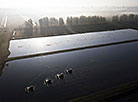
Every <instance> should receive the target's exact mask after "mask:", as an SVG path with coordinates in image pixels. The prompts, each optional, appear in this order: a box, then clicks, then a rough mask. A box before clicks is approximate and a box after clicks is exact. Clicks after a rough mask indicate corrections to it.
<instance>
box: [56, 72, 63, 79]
mask: <svg viewBox="0 0 138 102" xmlns="http://www.w3.org/2000/svg"><path fill="white" fill-rule="evenodd" d="M55 77H56V78H57V79H63V78H64V74H63V73H60V74H56V75H55Z"/></svg>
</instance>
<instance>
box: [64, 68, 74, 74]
mask: <svg viewBox="0 0 138 102" xmlns="http://www.w3.org/2000/svg"><path fill="white" fill-rule="evenodd" d="M64 72H65V73H66V74H72V68H70V69H66V70H65V71H64Z"/></svg>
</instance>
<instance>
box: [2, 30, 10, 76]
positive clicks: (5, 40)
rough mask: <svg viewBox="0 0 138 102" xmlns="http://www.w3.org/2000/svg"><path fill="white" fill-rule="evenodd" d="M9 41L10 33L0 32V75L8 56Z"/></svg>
mask: <svg viewBox="0 0 138 102" xmlns="http://www.w3.org/2000/svg"><path fill="white" fill-rule="evenodd" d="M9 41H10V33H9V32H4V31H1V32H0V75H1V72H2V70H3V67H4V64H5V62H6V60H7V58H8V55H9V54H10V52H9V50H8V49H9Z"/></svg>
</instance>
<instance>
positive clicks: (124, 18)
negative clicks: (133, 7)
mask: <svg viewBox="0 0 138 102" xmlns="http://www.w3.org/2000/svg"><path fill="white" fill-rule="evenodd" d="M112 22H113V23H119V22H120V23H136V22H138V15H134V14H129V15H126V14H123V15H121V16H118V15H116V16H113V17H112Z"/></svg>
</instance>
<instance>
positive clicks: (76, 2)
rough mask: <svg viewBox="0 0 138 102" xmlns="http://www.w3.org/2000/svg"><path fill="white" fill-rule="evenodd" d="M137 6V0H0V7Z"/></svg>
mask: <svg viewBox="0 0 138 102" xmlns="http://www.w3.org/2000/svg"><path fill="white" fill-rule="evenodd" d="M87 6H92V7H95V6H96V7H100V6H138V0H0V7H1V8H3V7H4V8H28V7H31V8H50V7H51V9H55V8H56V7H70V8H71V7H76V8H77V7H87Z"/></svg>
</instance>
